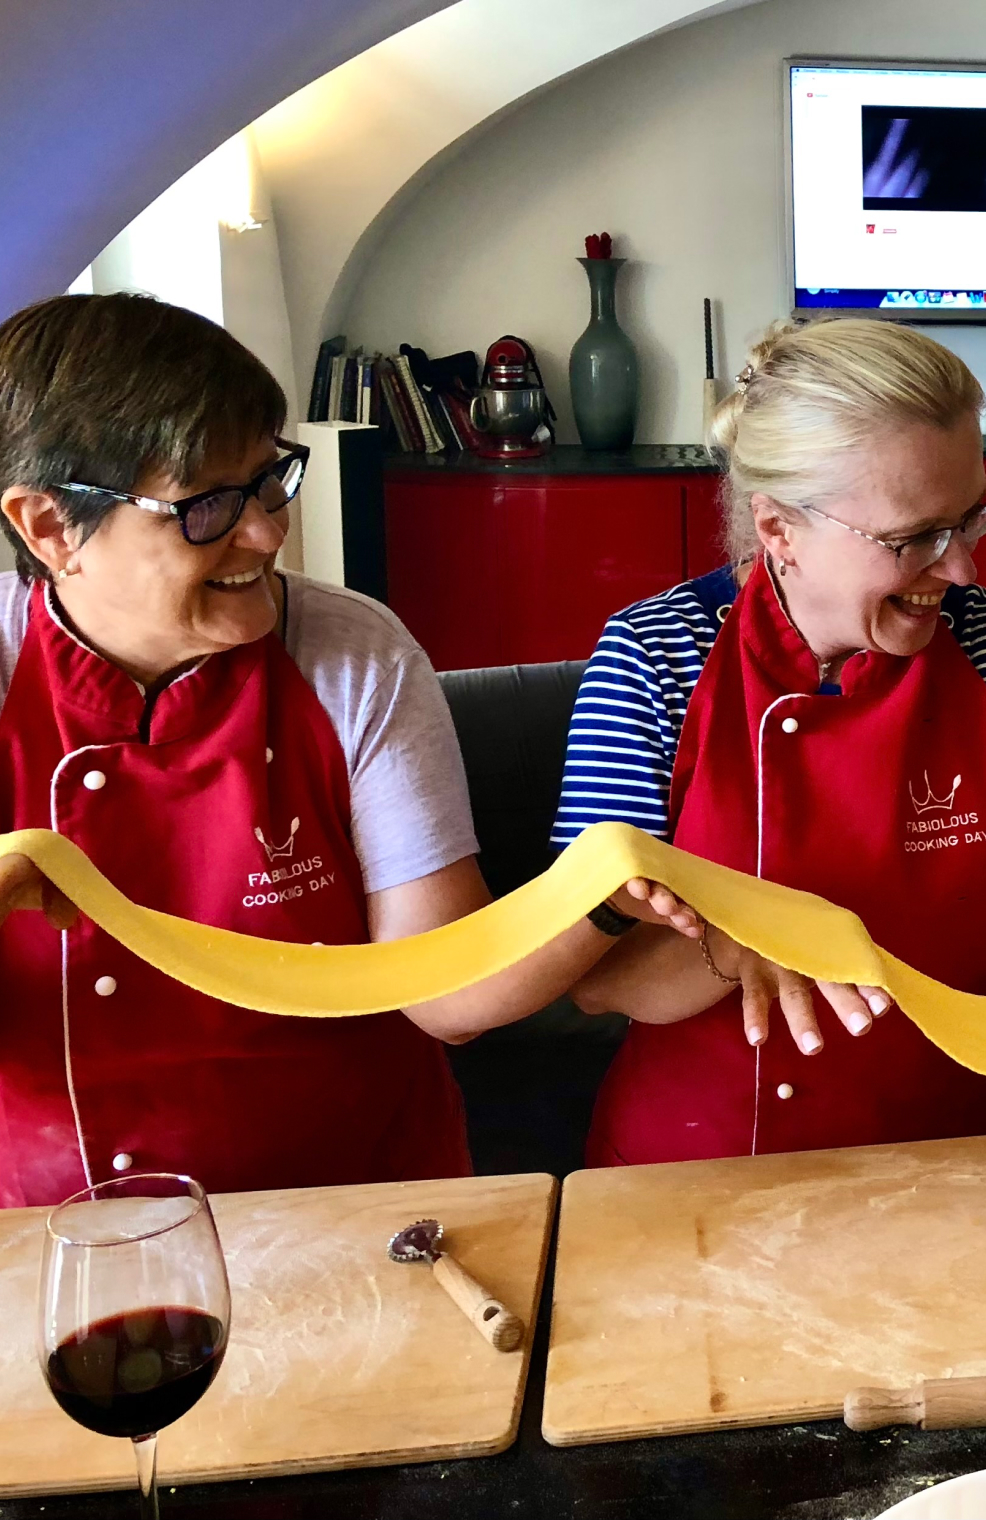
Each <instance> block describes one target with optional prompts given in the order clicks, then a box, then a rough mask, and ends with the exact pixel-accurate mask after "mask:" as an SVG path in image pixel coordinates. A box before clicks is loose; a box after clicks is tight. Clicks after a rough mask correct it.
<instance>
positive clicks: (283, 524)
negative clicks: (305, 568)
mask: <svg viewBox="0 0 986 1520" xmlns="http://www.w3.org/2000/svg"><path fill="white" fill-rule="evenodd" d="M277 455H278V450H277V445H276V444H275V442H274V440H273V438H265V439H261V440H259V441H258V442H257V443H256V444H254V445H253V446H252V447H251V448H248V449H247V450H246V451H245V452H243V453H239V454H232V455H230V454H226V455H222V454H214V455H213V456H212V457H210V458H209V459H208V461H207V462H206V464H205V465H204V466H203V468H202V470H201V471H200V472H199V474H198V475H197V476H196V478H195V479H194V480H193V481H191V482H190V483H188V484H186V485H180V486H179V485H178V484H176V482H175V481H174V480H172V479H171V478H170V477H168V476H167V475H148V476H145V477H143V478H141V479H140V480H139V481H138V482H137V483H136V485H135V487H134V492H133V494H135V495H141V496H149V497H154V498H156V499H158V500H160V501H178V500H180V499H181V498H182V497H186V496H192V495H195V494H196V493H198V492H200V491H206V490H209V489H211V488H212V487H213V486H218V485H227V486H228V485H234V486H235V485H244V484H245V483H246V482H247V481H250V480H252V479H254V477H255V476H256V475H257V474H258V473H259V472H260V471H261V470H262V469H263V467H264V466H265V465H266V464H271V463H273V461H274V460H275V459H276V458H277ZM287 529H288V510H287V508H286V507H284V508H282V509H281V510H280V511H277V512H273V513H267V512H265V511H264V509H263V508H262V507H261V506H260V504H259V502H258V501H257V500H256V499H255V498H251V499H250V500H249V501H248V502H247V504H246V507H245V509H244V511H243V515H242V516H241V517H240V519H239V521H238V522H237V523H236V524H235V526H234V527H233V528H232V529H231V530H230V532H229V533H227V534H226V535H225V537H223V538H220V539H218V540H217V541H216V542H215V543H211V544H204V545H197V544H189V543H186V541H185V539H184V537H183V536H182V531H181V526H180V524H179V522H178V519H177V518H176V517H172V516H169V515H167V514H160V515H159V514H157V513H154V512H148V511H144V510H142V509H141V508H140V507H137V506H134V505H133V504H131V503H127V502H121V503H120V504H119V505H118V506H117V507H115V508H114V509H113V511H112V512H111V513H110V514H109V516H108V517H107V518H106V520H105V521H104V522H102V523H101V524H100V525H99V527H98V528H97V529H96V531H95V532H94V533H93V534H92V536H91V537H90V538H89V539H87V540H86V541H85V542H84V543H81V544H79V545H78V546H77V547H75V548H74V550H73V552H72V555H71V563H70V568H71V570H72V572H73V573H72V574H70V575H69V576H68V577H67V578H66V579H64V580H60V581H58V582H57V594H58V597H59V599H60V601H61V602H62V605H63V606H64V608H65V611H66V612H67V613H68V616H69V617H70V618H71V620H72V622H73V623H74V624H75V626H76V627H77V628H78V630H79V632H80V633H82V634H83V635H84V636H85V638H86V639H87V640H88V641H89V642H90V643H92V645H93V646H94V647H95V648H96V649H98V650H99V651H100V652H101V653H103V654H105V655H106V656H107V657H108V658H109V659H111V660H113V661H114V662H115V663H116V664H118V665H120V666H121V667H122V668H123V669H125V670H127V671H128V673H129V674H131V675H133V676H134V677H135V678H136V679H137V680H140V681H142V682H143V683H144V684H149V683H150V682H152V681H154V680H157V679H159V678H160V677H161V676H163V675H164V674H166V673H167V672H170V671H173V670H175V669H178V668H180V667H181V666H183V665H186V664H188V663H189V662H191V661H193V660H196V659H201V658H202V657H203V656H204V655H209V654H218V653H220V652H221V651H222V650H226V649H232V648H234V647H235V646H236V645H238V644H248V643H252V642H253V641H254V640H255V639H260V638H263V637H264V635H265V634H268V633H269V632H270V631H271V629H272V628H273V627H274V626H275V623H276V620H277V604H276V601H275V587H274V560H275V557H276V555H277V552H278V550H279V549H280V547H281V545H282V544H283V542H284V539H285V535H286V533H287ZM68 542H70V543H71V539H69V540H68Z"/></svg>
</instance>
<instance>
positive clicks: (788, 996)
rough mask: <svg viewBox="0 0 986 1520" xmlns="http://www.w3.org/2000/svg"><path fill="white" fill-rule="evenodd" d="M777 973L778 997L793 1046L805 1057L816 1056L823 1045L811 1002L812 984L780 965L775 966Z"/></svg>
mask: <svg viewBox="0 0 986 1520" xmlns="http://www.w3.org/2000/svg"><path fill="white" fill-rule="evenodd" d="M774 970H775V972H776V975H777V998H778V1001H779V1002H780V1005H781V1012H782V1013H783V1015H784V1017H785V1019H786V1020H787V1027H788V1029H790V1031H791V1036H792V1038H793V1040H794V1043H795V1044H796V1045H797V1047H798V1049H799V1050H801V1051H803V1052H804V1054H805V1055H806V1056H813V1055H815V1054H817V1052H818V1051H820V1050H821V1048H822V1045H823V1043H824V1041H823V1040H822V1036H821V1031H820V1030H819V1028H818V1020H817V1019H816V1018H815V1008H814V1004H813V1003H812V999H811V989H812V985H813V984H812V983H811V982H809V981H808V980H807V979H806V978H805V977H803V976H798V975H797V973H796V972H794V971H784V970H782V968H781V967H780V966H775V967H774Z"/></svg>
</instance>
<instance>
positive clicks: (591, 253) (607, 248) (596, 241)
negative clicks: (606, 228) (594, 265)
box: [585, 232, 613, 259]
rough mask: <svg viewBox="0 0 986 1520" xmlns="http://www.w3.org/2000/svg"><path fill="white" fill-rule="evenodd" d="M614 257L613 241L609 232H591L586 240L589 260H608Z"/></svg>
mask: <svg viewBox="0 0 986 1520" xmlns="http://www.w3.org/2000/svg"><path fill="white" fill-rule="evenodd" d="M612 255H613V239H612V238H611V237H610V235H609V233H608V232H590V234H589V236H588V237H587V238H586V240H585V256H586V258H587V259H608V258H611V257H612Z"/></svg>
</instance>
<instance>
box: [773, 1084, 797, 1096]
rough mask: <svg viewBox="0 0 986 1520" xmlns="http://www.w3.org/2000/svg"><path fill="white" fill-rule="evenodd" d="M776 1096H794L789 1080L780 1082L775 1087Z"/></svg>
mask: <svg viewBox="0 0 986 1520" xmlns="http://www.w3.org/2000/svg"><path fill="white" fill-rule="evenodd" d="M777 1096H778V1097H779V1098H793V1097H794V1088H793V1087H792V1086H791V1084H790V1082H782V1083H781V1085H780V1087H779V1088H778V1089H777Z"/></svg>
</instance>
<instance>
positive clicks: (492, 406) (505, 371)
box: [469, 336, 555, 459]
mask: <svg viewBox="0 0 986 1520" xmlns="http://www.w3.org/2000/svg"><path fill="white" fill-rule="evenodd" d="M469 416H470V420H471V421H472V425H473V427H474V428H475V429H476V431H477V432H479V433H482V434H483V441H482V442H481V443H480V444H478V445H477V446H476V448H475V452H476V453H477V454H478V455H479V456H480V458H482V459H538V458H539V457H540V456H541V455H542V454H546V453H547V452H548V450H549V449H550V448H551V446H552V444H553V443H554V441H555V440H554V433H553V431H552V428H551V423H552V422H553V421H554V417H555V413H554V409H553V407H552V405H551V402H550V401H549V400H548V398H547V395H546V394H545V390H544V382H543V380H542V379H541V371H540V370H539V369H538V366H537V360H536V359H535V357H534V351H533V349H532V348H531V347H530V345H529V344H527V343H525V342H524V340H523V338H514V337H512V336H507V337H505V338H498V339H497V341H496V342H495V343H494V344H492V345H491V347H490V348H489V350H488V351H487V354H486V364H485V365H484V367H483V378H482V381H481V383H480V389H479V393H478V394H477V395H476V396H474V397H473V399H472V403H471V405H470V408H469Z"/></svg>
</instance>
